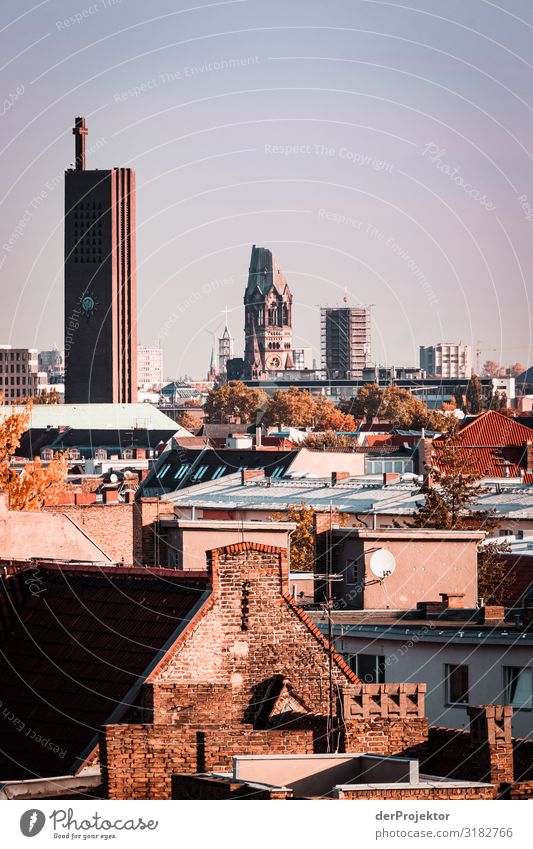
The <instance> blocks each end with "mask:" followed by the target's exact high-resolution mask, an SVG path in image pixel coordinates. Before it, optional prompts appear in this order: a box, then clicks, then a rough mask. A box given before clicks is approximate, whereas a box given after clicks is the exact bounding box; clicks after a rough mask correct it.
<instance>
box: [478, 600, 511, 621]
mask: <svg viewBox="0 0 533 849" xmlns="http://www.w3.org/2000/svg"><path fill="white" fill-rule="evenodd" d="M504 620H505V607H503V606H501V605H495V604H485V605H484V606H483V607H482V608H481V610H480V622H481V623H482V624H483V625H503V623H504Z"/></svg>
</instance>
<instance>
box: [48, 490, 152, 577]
mask: <svg viewBox="0 0 533 849" xmlns="http://www.w3.org/2000/svg"><path fill="white" fill-rule="evenodd" d="M44 509H45V510H46V511H47V512H49V513H50V512H52V513H65V514H66V515H67V516H69V517H70V518H71V519H72V521H73V522H75V523H76V524H77V525H78V527H80V528H81V529H82V530H83V531H85V533H86V534H87V536H89V537H90V538H91V539H92V540H93V541H94V542H95V543H96V544H97V545H99V546H100V548H102V549H103V550H104V551H105V553H106V554H108V555H109V557H111V559H112V560H115V561H117V562H119V563H120V562H124V563H127V564H131V563H134V562H136V561H134V559H133V504H118V503H116V504H78V505H74V506H62V505H61V506H54V507H45V508H44ZM138 565H140V561H139V562H138Z"/></svg>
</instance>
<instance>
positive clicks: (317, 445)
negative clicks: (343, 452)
mask: <svg viewBox="0 0 533 849" xmlns="http://www.w3.org/2000/svg"><path fill="white" fill-rule="evenodd" d="M299 444H300V445H301V446H302V447H304V448H311V449H312V450H314V451H322V450H325V449H326V448H355V447H356V446H357V440H356V439H354V437H353V436H348V435H347V434H345V433H343V434H338V433H337V432H336V431H334V430H325V431H323V432H322V433H308V434H307V436H306V437H305V439H303V440H302V442H300V443H299Z"/></svg>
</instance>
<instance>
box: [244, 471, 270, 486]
mask: <svg viewBox="0 0 533 849" xmlns="http://www.w3.org/2000/svg"><path fill="white" fill-rule="evenodd" d="M264 477H265V470H264V469H243V470H242V472H241V486H244V484H245V483H246V481H251V480H254V479H257V478H264Z"/></svg>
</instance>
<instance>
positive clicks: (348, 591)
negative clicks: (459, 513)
mask: <svg viewBox="0 0 533 849" xmlns="http://www.w3.org/2000/svg"><path fill="white" fill-rule="evenodd" d="M424 533H427V532H422V533H421V532H420V531H415V530H409V531H407V532H403V533H402V532H400V533H398V532H395V531H393V532H391V534H390V535H388V534H387V533H386V532H383V531H382V532H381V536H379V535H376V537H375V538H374V539H362V538H357V537H354V536H350V537H348V538H347V539H346V540H344V541H340V543H339V546H338V552H339V554H338V568H340V569H342V571H343V573H344V576H345V580H344V581H343V582H342V583H339V584H337V585H336V588H335V595H336V596H337V597H341V596H343V597H344V598H346V597H348V598H351V601H352V602H353V603H350V604H349V607H353V608H354V609H361V608H363V607H364V609H365V610H387V609H389V610H411V609H413V608H415V607H416V605H417V602H419V601H439V600H440V593H451V594H453V593H464V598H463V601H462V604H463V606H464V607H475V606H476V603H477V543H478V542H479V540H478V539H476V538H470V539H452V538H451V536H452V535H449V536H448V537H446V536H445V535H442V537H441V538H440V539H435V538H433V539H427V538H426V539H424V538H423V537H422V535H423V534H424ZM444 533H445V532H444ZM394 535H396V538H393V537H394ZM398 536H399V537H400V538H398ZM478 536H479V535H478ZM421 537H422V538H421ZM337 539H338V537H337ZM378 548H384V549H386V550H388V551H390V552H391V553H392V554H393V555H394V557H395V558H396V568H395V570H394V572H393V574H392V575H389V576H387V577H386V578H384V579H383V580H382V581H378V580H377V579H376V576H375V575H374V573H373V572H372V570H371V569H370V558H371V556H372V554H373V552H374V551H375V550H376V549H378ZM354 561H355V562H357V564H358V566H359V571H358V573H357V574H358V578H356V583H355V584H354V583H353V582H352V583H350V582H349V576H350V571H351V570H350V568H349V564H350V563H351V562H354ZM363 570H364V571H363ZM363 575H364V582H365V586H364V588H363V591H362V592H358V591H357V584H358V582H360V580H361V578H362V577H363Z"/></svg>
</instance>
